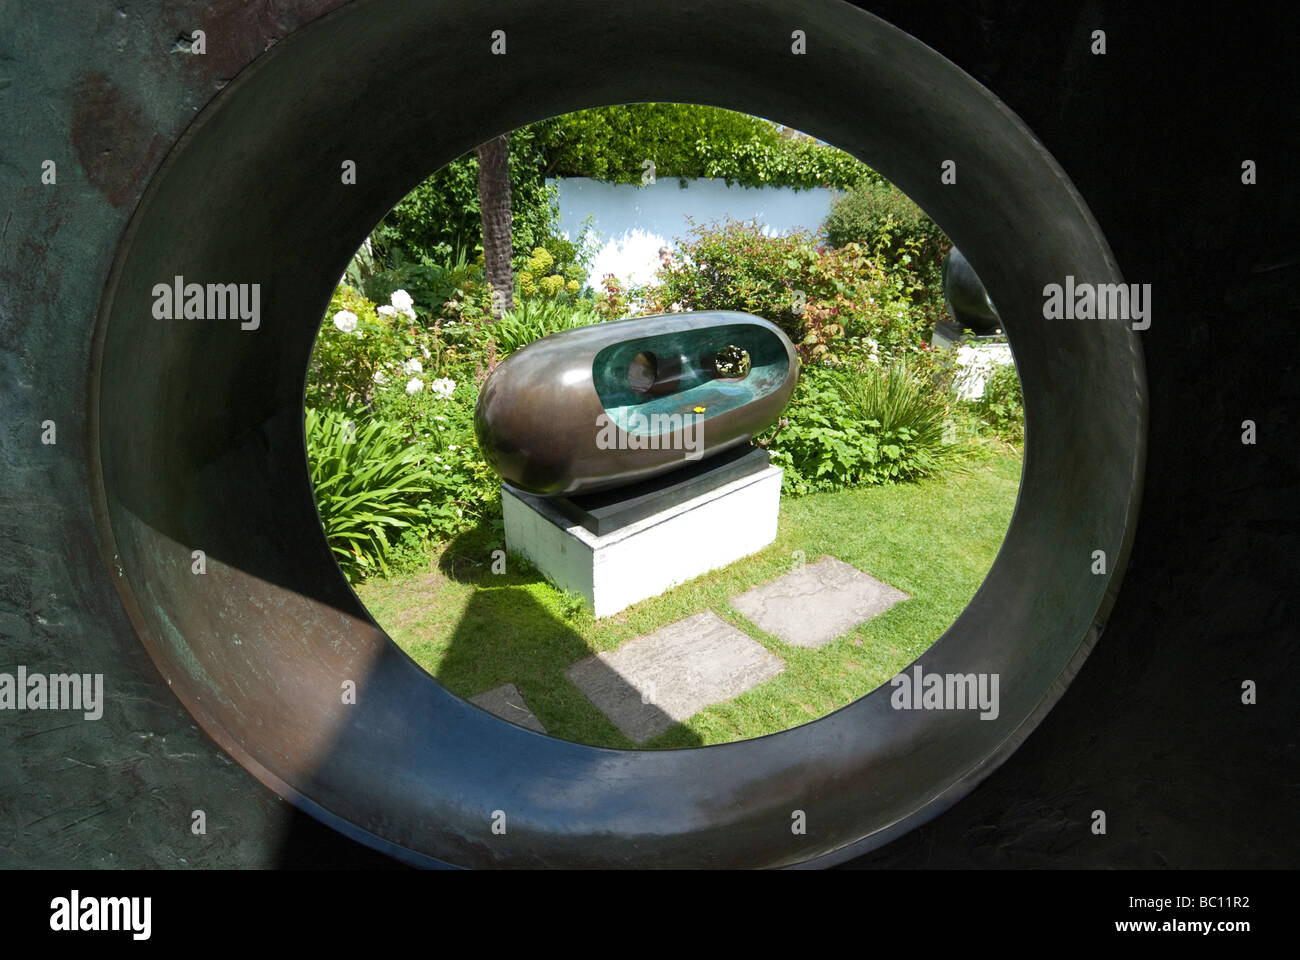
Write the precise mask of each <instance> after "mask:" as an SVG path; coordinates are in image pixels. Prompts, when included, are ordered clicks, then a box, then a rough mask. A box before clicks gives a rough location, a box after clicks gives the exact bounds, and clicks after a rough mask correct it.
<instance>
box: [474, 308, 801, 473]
mask: <svg viewBox="0 0 1300 960" xmlns="http://www.w3.org/2000/svg"><path fill="white" fill-rule="evenodd" d="M742 354H743V362H740V360H741V355H742ZM798 371H799V360H798V356H797V355H796V353H795V350H794V345H793V344H791V343H790V340H789V338H787V337H786V335H785V334H784V333H782V332H781V330H780V329H779V328H778V327H777V326H776V325H775V324H773V323H770V322H769V321H767V320H764V319H762V318H761V317H755V316H752V315H751V314H748V313H738V312H731V311H707V312H698V313H668V314H657V315H655V316H648V317H634V318H632V319H629V320H615V321H611V322H606V323H598V324H593V325H592V326H589V327H580V328H578V329H576V330H566V331H563V332H561V333H555V334H551V335H550V336H549V337H543V338H542V339H541V340H538V341H537V342H536V343H532V344H529V345H528V346H527V347H525V348H523V349H522V350H520V351H518V352H517V353H515V354H513V355H512V356H511V357H510V358H509V359H507V360H506V361H505V362H504V363H502V364H501V366H499V367H497V369H496V370H495V371H493V373H492V375H491V376H490V377H488V380H487V382H486V383H485V384H484V385H483V389H482V391H480V393H479V398H478V406H477V407H476V408H475V411H474V429H475V432H476V433H477V434H478V441H479V447H480V448H481V449H482V451H483V456H484V458H485V459H486V460H487V462H488V464H489V465H491V467H492V468H493V469H494V470H496V472H497V473H498V474H500V475H501V477H502V478H503V479H505V480H506V481H507V482H509V483H510V484H512V485H513V486H515V487H518V488H519V489H520V490H524V491H527V492H529V493H534V494H538V495H540V496H565V495H572V494H579V493H591V492H595V491H598V490H609V489H612V488H614V487H620V486H623V485H625V484H630V483H635V482H637V481H639V480H646V479H649V478H650V477H654V476H658V475H660V474H663V473H668V472H669V471H671V470H675V469H677V468H679V467H682V466H686V465H687V464H690V463H693V462H696V461H699V460H701V459H703V458H704V457H709V456H712V455H714V454H717V453H721V452H722V451H724V450H729V449H731V448H732V447H735V446H737V445H739V444H742V443H745V442H746V441H748V440H749V439H750V438H751V437H753V436H754V435H755V434H757V433H759V432H760V431H762V430H763V429H764V428H766V427H767V426H769V425H770V424H772V423H773V422H775V420H776V418H777V416H778V415H779V414H780V412H781V410H782V409H783V408H784V407H785V405H786V403H787V402H788V401H789V400H790V396H791V394H793V393H794V387H795V383H796V381H797V379H798V375H799V372H798Z"/></svg>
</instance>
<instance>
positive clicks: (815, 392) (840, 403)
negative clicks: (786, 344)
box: [756, 362, 973, 494]
mask: <svg viewBox="0 0 1300 960" xmlns="http://www.w3.org/2000/svg"><path fill="white" fill-rule="evenodd" d="M950 406H951V404H950V401H949V398H948V397H947V396H946V395H945V394H944V393H943V392H941V391H938V390H935V389H934V384H933V383H932V382H931V380H930V377H929V376H928V375H927V374H926V372H925V371H924V370H918V369H917V368H916V367H914V366H913V365H910V364H908V363H905V362H899V363H896V364H893V365H891V366H888V367H886V366H883V365H880V364H871V363H868V364H863V365H845V366H841V367H838V368H829V367H811V368H806V369H805V370H804V371H803V373H802V374H801V377H800V381H799V386H798V388H797V389H796V391H795V396H794V398H793V400H792V401H791V403H790V405H789V407H787V409H786V414H785V416H783V417H782V418H781V420H780V421H779V422H778V424H777V425H776V426H775V427H773V428H771V429H769V430H768V431H766V432H765V433H764V434H763V435H761V436H760V437H758V438H757V440H756V442H757V443H758V445H759V446H762V447H765V448H766V449H767V450H768V452H769V453H770V454H771V456H772V462H773V463H775V464H776V465H777V466H780V467H782V468H784V470H785V488H786V490H787V492H789V493H791V494H805V493H811V492H814V491H821V490H839V489H842V488H845V487H853V486H859V485H863V484H881V483H896V482H899V481H911V480H919V479H922V478H924V477H928V476H932V475H934V474H936V473H938V472H939V471H941V470H944V469H948V468H951V467H953V466H956V465H958V464H960V463H961V462H963V461H964V460H966V459H968V458H969V457H970V456H971V455H972V454H973V450H972V447H971V444H970V443H969V442H962V441H959V440H958V437H957V434H956V431H955V430H954V429H953V420H952V412H951V409H950Z"/></svg>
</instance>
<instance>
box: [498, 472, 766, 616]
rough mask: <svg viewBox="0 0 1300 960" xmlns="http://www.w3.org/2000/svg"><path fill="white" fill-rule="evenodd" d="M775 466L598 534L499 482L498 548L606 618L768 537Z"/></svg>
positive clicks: (759, 545) (747, 550) (755, 546)
mask: <svg viewBox="0 0 1300 960" xmlns="http://www.w3.org/2000/svg"><path fill="white" fill-rule="evenodd" d="M781 473H782V471H781V469H780V468H779V467H773V466H767V467H765V468H764V469H762V470H760V471H757V472H755V473H753V474H750V475H749V476H746V477H741V478H740V479H738V480H732V481H731V482H730V483H726V484H723V485H722V486H720V487H718V488H717V489H716V490H711V491H709V492H708V493H704V494H701V495H699V496H697V497H693V498H691V499H690V500H685V501H683V502H682V503H679V504H677V505H676V506H674V507H669V508H667V509H665V510H663V511H661V512H659V513H656V514H654V515H653V516H650V517H646V518H645V519H644V520H638V521H637V522H636V523H633V524H629V525H628V526H626V527H623V528H622V529H620V530H616V531H614V532H613V533H608V534H606V535H605V536H603V537H598V536H596V535H595V534H594V533H591V532H590V531H589V530H587V529H586V528H585V527H583V526H581V525H579V524H577V523H574V522H573V521H571V520H569V519H568V518H567V517H565V516H563V515H562V514H561V513H560V512H559V511H558V510H556V509H555V508H554V507H552V506H550V505H549V504H547V502H546V501H545V500H542V499H537V498H530V499H529V500H524V499H522V498H520V497H519V496H517V495H516V494H515V493H514V492H513V491H512V490H511V489H510V488H509V487H502V489H501V506H502V510H503V513H504V514H505V528H506V549H508V550H511V551H514V552H517V553H520V554H522V555H523V556H525V557H527V558H528V560H530V561H531V562H532V563H533V564H534V565H535V566H536V567H537V569H539V570H541V571H542V573H543V574H545V575H546V577H547V578H548V579H549V580H551V581H552V582H553V583H555V584H556V585H557V586H559V587H561V588H562V589H566V590H570V591H572V592H574V593H576V594H578V595H580V596H582V597H584V598H585V599H586V601H587V604H588V606H590V607H591V609H592V611H593V612H594V613H595V615H596V616H597V617H607V616H609V615H610V614H612V613H617V612H618V611H620V610H622V609H623V608H624V607H629V606H631V605H632V604H634V603H636V602H638V601H640V600H645V599H646V598H647V597H655V596H658V595H659V594H661V593H663V592H664V591H665V590H667V589H668V588H669V587H674V586H676V585H677V584H679V583H685V582H686V581H687V580H690V579H692V578H694V577H698V576H699V575H700V574H702V573H707V572H708V571H710V570H717V569H719V568H721V567H725V566H727V564H729V563H733V562H735V561H736V560H739V559H740V558H741V557H747V556H749V555H750V554H751V553H756V552H757V551H759V550H761V549H762V548H763V547H765V546H767V545H768V544H769V543H771V542H772V541H773V540H775V539H776V521H777V513H778V511H779V510H780V506H781Z"/></svg>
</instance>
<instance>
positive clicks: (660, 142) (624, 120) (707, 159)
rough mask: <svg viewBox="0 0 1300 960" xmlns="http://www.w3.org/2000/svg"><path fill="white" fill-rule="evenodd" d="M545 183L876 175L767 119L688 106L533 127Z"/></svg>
mask: <svg viewBox="0 0 1300 960" xmlns="http://www.w3.org/2000/svg"><path fill="white" fill-rule="evenodd" d="M533 129H534V130H535V131H536V132H537V135H538V138H539V141H540V143H541V145H542V150H543V152H544V153H545V154H546V161H547V164H546V171H547V175H548V176H563V177H591V178H593V179H596V180H604V181H607V182H611V183H641V182H642V176H643V174H644V173H645V170H646V168H645V166H644V164H645V161H647V160H650V161H653V163H654V165H655V176H656V177H657V178H660V179H667V178H670V177H678V178H681V179H690V178H696V177H716V178H720V179H725V180H727V182H728V183H739V184H741V185H743V186H746V187H760V186H789V187H796V188H808V187H824V186H836V187H847V186H849V185H851V184H854V183H857V182H858V181H860V180H862V179H864V178H866V179H879V175H878V174H876V173H875V172H874V171H872V170H871V169H869V168H868V167H867V166H866V165H865V164H863V163H861V162H860V161H858V160H857V159H855V158H854V157H852V156H850V155H849V154H847V153H844V152H842V151H840V150H837V149H835V148H834V147H830V146H827V145H825V144H822V143H818V142H817V141H816V140H813V139H811V138H799V137H794V136H790V135H788V134H787V135H784V136H783V135H782V133H781V131H780V130H778V128H777V127H776V126H775V125H774V124H772V123H769V122H767V121H766V120H761V119H759V118H758V117H753V116H749V115H748V114H744V113H736V112H734V111H731V110H723V109H721V108H718V107H707V106H699V105H697V104H688V103H631V104H620V105H617V106H608V107H594V108H592V109H590V110H579V111H576V112H574V113H569V114H565V115H563V116H559V117H553V118H551V119H549V120H543V121H541V122H540V123H538V124H534V128H533Z"/></svg>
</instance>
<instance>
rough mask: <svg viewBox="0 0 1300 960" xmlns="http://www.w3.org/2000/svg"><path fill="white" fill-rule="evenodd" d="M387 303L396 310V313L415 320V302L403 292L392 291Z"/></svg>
mask: <svg viewBox="0 0 1300 960" xmlns="http://www.w3.org/2000/svg"><path fill="white" fill-rule="evenodd" d="M388 301H389V302H390V303H391V304H392V305H393V306H394V307H396V308H397V312H398V313H404V314H406V315H407V316H408V317H410V318H411V319H412V320H414V319H415V301H414V300H412V299H411V295H410V294H409V293H407V292H406V291H405V290H394V291H393V294H392V296H390V297H389V298H388Z"/></svg>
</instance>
